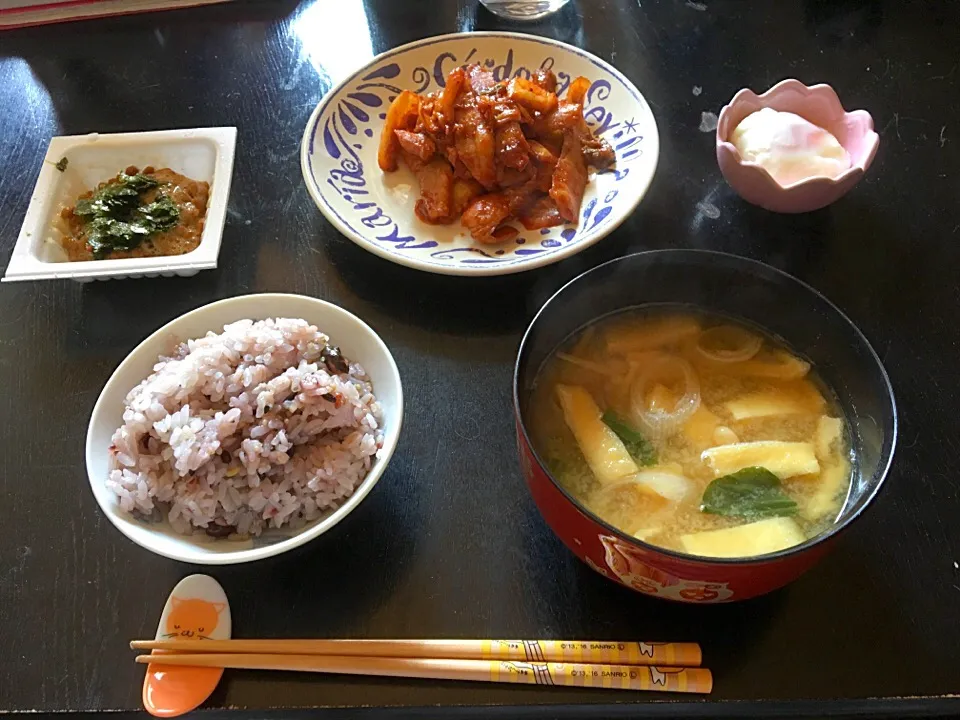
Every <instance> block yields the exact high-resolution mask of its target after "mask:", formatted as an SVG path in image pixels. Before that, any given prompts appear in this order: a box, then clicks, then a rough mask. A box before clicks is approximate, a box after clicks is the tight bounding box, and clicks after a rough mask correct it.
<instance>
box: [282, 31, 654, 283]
mask: <svg viewBox="0 0 960 720" xmlns="http://www.w3.org/2000/svg"><path fill="white" fill-rule="evenodd" d="M465 38H469V39H471V40H473V39H478V40H480V39H483V38H495V39H505V40H516V41H519V42H525V43H534V44H539V45H544V46H547V47H552V48H558V49H560V50H563V51H564V52H568V53H571V54H573V55H575V56H577V57H579V58H581V59H583V60H586V61H588V62H590V63H591V64H593V65H594V66H596V67H597V68H599V69H600V70H602V71H603V72H605V73H608V74H609V75H610V76H612V77H613V78H614V79H616V80H617V82H618V83H620V85H621V86H622V87H623V89H624V90H626V91H627V92H628V93H629V95H630V97H631V99H632V100H633V102H635V103H636V105H637V106H638V107H639V108H640V110H641V112H645V113H647V114H648V115H649V118H648V123H649V128H650V130H652V132H650V131H647V133H646V134H645V136H644V140H645V142H647V143H648V144H646V145H644V150H643V152H644V153H645V154H646V155H648V156H649V157H650V160H649V164H650V170H649V172H647V173H645V174H643V175H642V176H640V177H633V176H631V182H630V184H629V187H630V192H631V193H632V197H631V199H630V201H629V203H628V204H625V205H624V206H622V208H618V209H617V212H616V215H617V216H618V218H619V219H618V221H616V222H613V223H608V224H607V225H606V226H605V227H603V228H601V229H599V230H598V231H597V232H595V233H593V234H589V233H588V234H587V235H586V236H585V237H583V238H582V239H581V238H576V241H575V242H568V243H566V244H564V245H561V246H560V247H558V248H555V249H553V250H551V251H549V252H544V253H542V254H539V255H536V256H525V257H522V258H520V259H517V260H513V261H510V262H509V263H508V262H504V263H502V264H495V265H494V264H491V265H476V266H470V267H469V268H464V267H459V266H453V265H449V264H446V263H438V262H431V261H429V260H425V259H422V258H418V257H415V256H410V255H405V254H403V253H398V252H391V251H390V249H389V248H387V247H385V246H383V245H381V244H380V243H377V242H373V241H371V240H370V239H369V238H368V237H367V236H365V235H364V234H363V233H362V232H360V231H358V230H356V229H355V228H354V227H353V226H352V225H351V224H350V222H349V221H348V220H347V219H346V218H344V217H343V215H342V214H341V213H340V212H338V211H337V210H336V209H335V208H334V207H333V206H332V205H331V204H330V202H329V201H328V200H327V198H326V197H325V195H324V193H323V190H322V189H321V188H320V187H319V186H318V183H317V181H316V178H315V177H314V167H313V163H312V160H311V155H312V150H313V146H314V144H315V140H316V136H317V133H318V131H319V127H320V119H321V115H322V114H323V113H324V111H325V110H326V108H327V106H328V105H329V104H330V103H331V102H333V101H334V100H336V99H337V98H338V97H339V96H340V94H341V92H342V91H343V90H344V88H345V87H346V86H347V85H348V84H349V83H351V82H353V81H354V80H355V79H356V78H357V77H358V76H359V75H361V74H362V73H364V72H365V71H367V70H368V69H369V68H371V67H374V66H376V65H377V64H379V63H381V62H383V61H384V60H387V59H389V58H391V57H394V56H396V55H399V54H402V53H406V52H409V51H411V50H415V49H419V48H424V47H428V46H431V45H437V44H441V43H444V42H450V41H454V40H463V39H465ZM659 155H660V140H659V132H658V130H657V127H656V120H655V118H654V117H653V112H652V111H651V110H650V107H649V105H648V103H647V101H646V99H645V98H644V97H643V95H642V94H641V93H640V91H639V90H638V89H637V88H636V86H635V85H634V84H633V83H632V82H630V80H629V79H627V77H626V76H624V75H623V73H621V72H620V71H619V70H617V69H616V68H615V67H613V66H612V65H610V64H609V63H607V62H606V61H604V60H602V59H600V58H598V57H596V56H595V55H593V54H591V53H589V52H586V51H585V50H582V49H580V48H578V47H575V46H572V45H568V44H566V43H563V42H560V41H558V40H552V39H550V38H544V37H540V36H537V35H529V34H526V33H517V32H500V31H485V32H470V33H448V34H445V35H436V36H432V37H428V38H424V39H422V40H417V41H414V42H411V43H407V44H405V45H401V46H399V47H396V48H393V49H392V50H387V51H385V52H383V53H381V54H379V55H377V56H376V57H374V58H372V59H371V60H369V61H368V62H367V63H365V64H364V65H363V66H362V67H360V68H358V69H357V70H355V71H354V72H352V73H351V74H350V75H348V76H347V77H346V78H344V79H343V80H341V81H340V82H339V83H337V84H336V85H335V86H334V87H333V88H331V89H330V91H329V92H327V94H326V95H325V96H324V97H323V99H322V100H321V101H320V102H319V103H318V105H317V107H316V108H315V109H314V111H313V113H312V114H311V115H310V119H309V120H308V122H307V126H306V129H305V130H304V134H303V139H302V141H301V147H300V168H301V172H302V174H303V178H304V182H305V184H306V186H307V191H308V192H309V193H310V196H311V197H312V198H313V200H314V202H315V203H316V205H317V207H318V208H320V210H321V211H322V212H323V214H324V215H325V216H326V217H327V219H328V220H330V221H331V222H332V223H333V224H334V225H335V226H336V227H337V229H338V230H339V231H340V232H341V233H343V234H344V235H346V236H347V237H348V238H350V239H351V240H353V241H354V242H355V243H357V244H358V245H360V246H361V247H363V248H364V249H366V250H369V251H370V252H372V253H374V254H376V255H379V256H380V257H382V258H385V259H387V260H390V261H391V262H395V263H398V264H401V265H405V266H407V267H412V268H415V269H419V270H428V271H430V272H434V273H439V274H445V275H474V276H478V275H480V276H483V275H504V274H509V273H516V272H523V271H525V270H532V269H534V268H538V267H542V266H544V265H549V264H552V263H554V262H558V261H560V260H562V259H564V258H566V257H569V256H571V255H575V254H576V253H578V252H581V251H582V250H585V249H586V248H588V247H590V246H591V245H593V244H594V243H596V242H598V241H599V240H601V239H603V238H604V237H606V236H607V235H608V234H609V233H610V232H612V231H613V230H614V229H615V228H616V226H617V225H619V223H620V222H622V220H624V219H626V218H627V217H629V215H630V214H631V213H633V211H634V210H635V209H636V208H637V206H638V205H639V204H640V201H641V200H642V199H643V197H644V196H645V195H646V192H647V190H648V189H649V187H650V184H651V183H652V182H653V178H654V175H655V174H656V167H657V163H658V160H659ZM410 212H411V213H412V212H413V208H412V206H411V208H410ZM581 222H583V220H582V219H581Z"/></svg>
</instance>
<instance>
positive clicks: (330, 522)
mask: <svg viewBox="0 0 960 720" xmlns="http://www.w3.org/2000/svg"><path fill="white" fill-rule="evenodd" d="M287 300H296V301H298V302H302V301H309V302H310V303H311V304H315V306H316V307H317V308H318V309H322V311H323V312H327V313H334V314H341V315H342V317H344V318H345V319H346V320H348V321H350V322H352V323H353V324H354V325H355V326H356V329H357V331H358V332H361V333H366V334H367V335H368V337H369V339H370V340H372V341H373V342H374V344H375V345H376V347H377V349H378V350H379V352H380V353H381V354H382V358H383V360H385V361H386V364H387V366H388V368H389V370H390V375H391V377H390V378H388V379H384V378H380V380H379V382H381V383H383V382H384V381H385V380H386V381H387V382H392V383H393V384H394V385H395V387H396V395H397V400H396V410H395V411H394V412H393V413H392V414H391V415H390V417H389V418H387V417H384V424H385V425H386V429H385V430H386V431H385V433H384V439H383V447H382V448H381V450H380V452H379V453H378V457H377V459H376V460H375V462H374V463H373V466H372V467H371V468H370V471H369V472H368V473H367V475H366V476H365V477H364V479H363V480H362V481H361V482H360V484H359V485H357V487H356V489H355V490H354V492H353V494H352V495H350V497H348V498H347V499H346V500H345V501H344V502H343V503H342V504H341V505H340V506H339V507H338V508H336V510H334V511H333V512H332V513H330V514H329V515H327V516H325V517H323V518H321V519H319V520H315V521H313V522H311V523H310V524H308V525H307V526H305V527H304V528H303V529H302V530H300V531H299V532H297V534H296V535H293V536H292V537H289V538H286V539H284V540H280V541H278V542H274V543H271V544H269V545H266V546H263V547H255V548H249V549H243V550H236V551H227V552H216V553H204V552H203V551H202V550H197V551H196V552H195V553H189V554H178V553H174V552H170V551H168V550H167V549H166V548H164V547H162V546H154V545H151V544H149V543H147V542H143V541H142V540H141V538H139V537H138V536H137V535H136V534H134V533H132V532H131V531H130V530H129V526H130V523H131V522H136V521H135V520H133V519H129V518H128V515H127V514H126V513H125V512H123V511H121V510H119V506H118V505H117V504H116V502H115V501H114V504H113V506H112V507H105V506H104V503H103V501H102V499H101V498H102V496H101V493H100V492H98V490H99V486H103V485H104V483H105V480H106V478H105V477H102V476H96V477H95V476H94V473H93V471H92V469H91V468H92V467H93V466H94V464H95V463H94V461H93V456H94V453H97V452H105V449H103V448H100V447H94V446H93V444H92V437H93V434H94V427H95V424H96V422H97V420H98V419H99V417H100V415H101V414H102V413H105V412H109V409H107V408H105V407H104V405H105V403H106V400H105V396H106V395H107V394H108V391H109V390H111V389H112V386H113V385H114V384H116V383H117V382H119V378H120V377H121V376H122V374H123V371H124V370H125V369H126V368H127V367H128V366H129V365H132V364H135V363H136V362H137V360H139V359H140V357H139V356H140V355H141V353H143V352H145V350H144V348H145V346H150V345H152V343H153V341H155V340H157V339H158V338H161V337H163V338H168V339H169V338H170V337H180V335H181V333H178V332H177V331H176V326H177V325H179V324H181V323H186V322H188V321H189V320H191V319H196V318H198V317H201V316H203V315H205V314H208V313H210V312H211V311H215V310H218V309H221V308H224V307H225V306H227V305H229V304H234V303H236V304H238V305H245V304H248V303H250V304H254V303H259V302H269V301H278V302H283V301H287ZM301 314H302V313H301ZM301 314H293V315H291V317H299V316H300V315H301ZM278 315H279V316H280V317H284V315H282V314H278V313H269V314H262V318H266V317H277V316H278ZM246 317H254V318H257V319H262V318H258V317H257V315H256V314H253V315H251V314H250V313H247V314H246V315H237V317H236V318H235V320H241V319H244V318H246ZM304 319H305V320H307V322H310V323H311V324H315V325H318V327H319V329H320V331H321V332H324V328H323V327H322V323H321V322H318V321H316V320H314V319H311V318H304ZM209 329H210V330H213V331H222V329H223V328H222V327H220V328H217V327H211V328H209ZM191 337H194V335H191ZM180 339H181V340H185V339H187V338H184V337H180ZM331 339H332V340H333V341H335V342H339V340H338V338H337V337H332V338H331ZM351 359H355V360H357V361H360V362H361V364H364V363H363V362H362V361H361V359H360V358H351ZM365 369H366V366H365ZM373 380H374V384H375V387H374V390H376V383H377V382H378V380H377V379H376V378H373ZM129 389H130V388H128V389H127V390H129ZM402 423H403V388H402V386H401V382H400V372H399V370H398V369H397V365H396V362H395V361H394V359H393V355H392V354H391V353H390V350H389V349H388V348H387V346H386V344H385V343H384V342H383V340H382V339H381V338H380V336H379V335H377V334H376V333H375V332H374V331H373V329H372V328H371V327H370V326H369V325H367V324H366V323H365V322H363V320H361V319H360V318H358V317H357V316H356V315H354V314H353V313H351V312H349V311H348V310H345V309H343V308H341V307H340V306H338V305H334V304H333V303H330V302H327V301H325V300H321V299H319V298H314V297H310V296H307V295H295V294H291V293H255V294H250V295H238V296H235V297H231V298H225V299H223V300H217V301H215V302H212V303H208V304H207V305H202V306H200V307H198V308H196V309H194V310H191V311H189V312H187V313H184V314H183V315H180V316H179V317H177V318H174V319H173V320H171V321H170V322H168V323H166V324H164V325H163V326H162V327H160V328H159V329H158V330H156V331H154V332H152V333H150V335H149V336H147V337H146V338H144V339H143V340H142V341H141V342H140V343H138V344H137V346H136V347H135V348H134V349H133V350H132V351H131V352H130V354H128V355H127V357H126V358H124V359H123V361H122V362H121V363H120V364H119V365H118V366H117V368H116V369H115V370H114V371H113V372H112V373H111V374H110V378H109V379H108V380H107V382H106V383H105V384H104V387H103V390H101V392H100V395H99V397H98V398H97V402H96V403H95V404H94V407H93V412H92V413H91V415H90V422H89V423H88V425H87V437H86V442H85V449H84V456H85V460H86V465H87V478H88V480H89V481H90V486H91V489H92V490H93V494H94V497H95V498H96V500H97V503H98V504H99V505H100V509H101V510H102V511H103V513H104V515H106V516H107V518H108V519H109V520H110V522H111V523H112V524H113V525H114V527H116V528H117V529H118V530H119V531H120V532H122V533H123V534H124V535H125V536H126V537H127V538H129V539H130V540H133V542H135V543H136V544H138V545H140V546H141V547H143V548H145V549H147V550H150V551H151V552H154V553H157V554H158V555H162V556H164V557H167V558H170V559H172V560H180V561H182V562H190V563H196V564H201V565H233V564H239V563H245V562H251V561H254V560H261V559H263V558H267V557H272V556H274V555H280V554H281V553H284V552H287V551H288V550H292V549H293V548H296V547H299V546H301V545H304V544H306V543H307V542H309V541H311V540H313V539H314V538H316V537H318V536H320V535H322V534H323V533H325V532H327V531H328V530H330V529H331V528H333V527H334V526H335V525H336V524H337V523H339V522H340V521H341V520H343V518H344V517H346V516H347V515H348V514H349V513H350V512H351V511H352V510H353V509H354V508H355V507H356V506H357V505H359V504H360V502H361V501H362V500H363V499H364V498H365V497H366V496H367V494H369V492H370V491H371V490H372V489H373V486H374V485H376V484H377V482H378V481H379V479H380V476H381V475H382V474H383V472H384V471H385V470H386V467H387V464H388V463H389V461H390V458H391V457H392V456H393V453H394V451H395V450H396V448H397V443H398V442H399V439H400V431H401V426H402ZM163 522H164V523H166V520H164V521H163ZM223 542H230V541H223Z"/></svg>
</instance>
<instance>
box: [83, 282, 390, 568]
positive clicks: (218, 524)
mask: <svg viewBox="0 0 960 720" xmlns="http://www.w3.org/2000/svg"><path fill="white" fill-rule="evenodd" d="M326 333H329V335H327V334H326ZM334 343H336V344H339V345H340V347H339V348H338V347H337V346H336V345H335V344H334ZM341 348H342V351H341ZM131 388H132V389H131ZM401 417H402V391H401V388H400V381H399V375H398V373H397V370H396V365H395V364H394V362H393V359H392V357H391V356H390V354H389V351H388V350H387V349H386V347H385V346H384V345H383V343H382V341H380V339H379V338H378V337H377V336H376V335H375V334H374V333H373V331H372V330H370V328H369V327H367V326H366V325H365V324H363V323H362V322H361V321H359V320H358V319H357V318H355V317H354V316H352V315H350V314H349V313H347V312H346V311H344V310H341V309H340V308H337V307H336V306H333V305H330V304H328V303H325V302H323V301H321V300H315V299H313V298H306V297H300V296H295V295H253V296H244V297H239V298H233V299H230V300H224V301H221V302H218V303H213V304H211V305H207V306H205V307H203V308H199V309H198V310H195V311H193V312H191V313H187V314H186V315H184V316H182V317H181V318H178V319H177V320H174V321H173V322H171V323H169V324H168V325H166V326H165V327H163V328H161V329H160V330H158V331H157V332H155V333H154V334H153V335H151V336H150V337H149V338H147V339H146V340H145V341H144V342H143V343H141V344H140V345H139V346H138V347H137V348H136V349H135V350H134V351H133V353H131V355H130V356H129V357H128V358H127V359H126V360H125V361H124V362H123V363H121V365H120V366H119V367H118V368H117V370H116V371H115V372H114V374H113V376H112V377H111V378H110V380H109V381H108V382H107V385H106V386H105V387H104V390H103V392H102V394H101V396H100V398H99V400H98V401H97V404H96V406H95V408H94V412H93V415H92V417H91V422H90V428H89V430H88V435H87V467H88V474H89V479H90V483H91V487H92V489H93V491H94V494H95V495H96V497H97V500H98V502H99V503H100V506H101V508H102V509H103V510H104V512H105V513H106V514H107V516H108V517H109V518H110V520H111V521H112V522H113V523H114V524H115V525H116V526H117V527H118V528H119V529H120V530H121V531H122V532H124V534H126V535H127V536H128V537H130V538H131V539H132V540H134V541H135V542H137V543H138V544H140V545H143V546H144V547H147V548H148V549H150V550H152V551H154V552H157V553H159V554H161V555H165V556H167V557H172V558H175V559H180V560H185V561H189V562H197V563H216V564H221V563H233V562H244V561H247V560H254V559H257V558H260V557H266V556H268V555H274V554H277V553H279V552H283V551H284V550H286V549H289V548H291V547H294V546H296V545H299V544H301V543H303V542H306V540H308V539H310V538H312V537H315V536H316V535H319V534H321V533H322V532H324V531H325V530H327V529H329V528H330V527H332V526H333V525H334V524H336V522H338V521H339V520H340V519H341V518H342V517H343V516H344V515H346V514H347V513H348V512H350V510H352V508H353V507H355V506H356V505H357V504H358V503H359V502H360V500H361V499H362V498H363V497H364V496H365V495H366V494H367V492H369V490H370V488H371V487H372V486H373V484H375V483H376V481H377V479H378V478H379V476H380V474H381V473H382V472H383V469H384V467H385V465H386V462H387V461H388V460H389V458H390V455H391V454H392V452H393V450H394V448H395V446H396V442H397V439H398V437H399V430H400V423H401Z"/></svg>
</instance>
